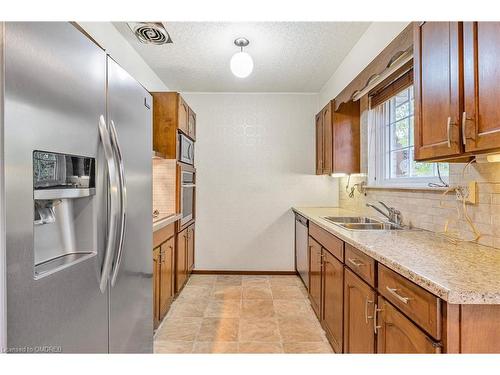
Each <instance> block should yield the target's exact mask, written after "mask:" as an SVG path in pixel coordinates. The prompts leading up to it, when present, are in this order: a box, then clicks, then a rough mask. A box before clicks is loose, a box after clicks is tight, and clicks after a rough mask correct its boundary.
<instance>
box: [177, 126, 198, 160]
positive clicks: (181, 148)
mask: <svg viewBox="0 0 500 375" xmlns="http://www.w3.org/2000/svg"><path fill="white" fill-rule="evenodd" d="M177 137H178V138H177V146H178V147H177V149H178V155H177V160H179V161H180V162H182V163H186V164H190V165H194V141H192V140H191V139H189V138H188V137H186V136H185V135H184V134H182V133H179V134H178V135H177Z"/></svg>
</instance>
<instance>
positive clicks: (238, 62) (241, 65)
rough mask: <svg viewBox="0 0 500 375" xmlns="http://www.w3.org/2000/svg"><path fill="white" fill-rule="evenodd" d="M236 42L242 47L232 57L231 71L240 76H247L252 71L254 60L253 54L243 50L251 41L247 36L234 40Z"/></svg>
mask: <svg viewBox="0 0 500 375" xmlns="http://www.w3.org/2000/svg"><path fill="white" fill-rule="evenodd" d="M234 44H235V45H236V46H237V47H240V48H241V50H240V52H237V53H235V54H234V55H233V57H231V64H230V66H231V71H232V72H233V74H234V75H235V76H236V77H238V78H246V77H248V76H249V75H250V73H252V70H253V60H252V56H250V55H249V54H248V53H246V52H243V47H246V46H248V45H249V44H250V42H249V41H248V39H246V38H238V39H236V40H235V41H234Z"/></svg>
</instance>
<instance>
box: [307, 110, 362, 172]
mask: <svg viewBox="0 0 500 375" xmlns="http://www.w3.org/2000/svg"><path fill="white" fill-rule="evenodd" d="M359 119H360V111H359V101H357V102H352V101H351V102H349V103H343V104H341V105H340V106H339V108H337V109H335V101H333V100H332V101H330V102H329V103H328V104H327V105H326V106H325V107H324V108H323V109H322V110H321V112H319V113H318V114H317V115H316V174H332V173H348V174H350V173H359V171H360V149H359V143H360V141H359V139H360V138H359V132H360V129H359Z"/></svg>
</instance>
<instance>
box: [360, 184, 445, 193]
mask: <svg viewBox="0 0 500 375" xmlns="http://www.w3.org/2000/svg"><path fill="white" fill-rule="evenodd" d="M364 188H365V189H367V190H414V191H415V190H416V191H429V192H432V191H434V192H443V191H445V190H446V189H448V188H447V187H430V186H425V185H422V186H418V185H417V186H415V185H413V186H410V185H365V186H364Z"/></svg>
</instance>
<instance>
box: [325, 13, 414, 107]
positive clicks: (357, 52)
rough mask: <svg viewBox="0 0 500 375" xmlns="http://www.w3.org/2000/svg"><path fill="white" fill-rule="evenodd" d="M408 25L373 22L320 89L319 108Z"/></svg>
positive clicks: (403, 23)
mask: <svg viewBox="0 0 500 375" xmlns="http://www.w3.org/2000/svg"><path fill="white" fill-rule="evenodd" d="M408 24H409V22H373V23H372V24H371V25H370V26H369V27H368V29H367V30H366V31H365V33H364V34H363V35H362V36H361V38H360V39H359V41H358V42H357V43H356V44H355V45H354V47H353V48H352V49H351V51H350V52H349V53H348V54H347V56H346V57H345V58H344V60H343V61H342V63H341V64H340V66H339V67H338V68H337V70H336V71H335V73H333V75H332V76H331V77H330V79H329V80H328V82H326V83H325V85H324V86H323V88H322V89H321V91H320V93H319V102H320V108H323V106H325V105H326V103H328V101H329V100H331V99H333V98H335V97H336V96H337V95H338V94H339V93H340V92H341V91H342V90H343V89H344V88H345V87H346V86H347V85H348V84H349V83H350V82H351V81H352V80H353V79H354V78H355V77H356V76H357V75H358V74H359V73H361V71H362V70H363V69H364V68H366V66H367V65H368V64H369V63H370V62H371V61H372V60H373V59H374V58H375V57H376V56H377V55H378V54H379V53H380V52H382V50H383V49H384V48H385V47H387V45H389V43H390V42H392V40H393V39H394V38H395V37H396V36H398V35H399V34H400V33H401V31H403V30H404V28H405V27H406V26H408Z"/></svg>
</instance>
